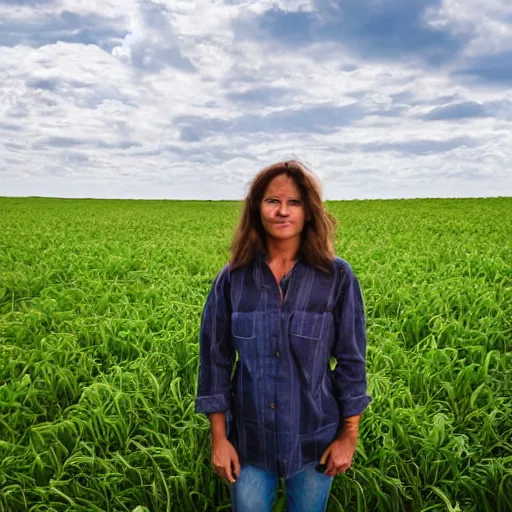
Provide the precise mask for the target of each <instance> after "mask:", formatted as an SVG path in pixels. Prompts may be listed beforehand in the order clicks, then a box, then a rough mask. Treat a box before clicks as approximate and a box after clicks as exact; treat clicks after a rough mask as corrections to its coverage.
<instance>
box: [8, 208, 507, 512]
mask: <svg viewBox="0 0 512 512" xmlns="http://www.w3.org/2000/svg"><path fill="white" fill-rule="evenodd" d="M327 206H328V209H329V211H331V212H332V213H333V214H334V215H335V216H336V218H337V219H338V222H339V226H340V227H339V230H338V235H337V243H336V246H337V254H338V255H339V256H341V257H343V258H345V259H347V260H348V261H349V262H350V263H351V265H352V267H353V268H354V270H355V272H356V274H357V275H358V277H359V278H360V281H361V284H362V287H363V292H364V296H365V303H366V310H367V317H368V320H367V324H368V377H369V391H370V393H371V394H372V396H373V402H372V404H371V406H370V408H369V410H368V411H367V412H366V413H365V414H364V416H363V420H362V424H361V429H360V443H359V446H358V451H357V454H356V457H355V460H354V464H353V466H352V468H351V469H350V470H349V471H348V472H347V473H346V474H345V475H341V476H339V477H337V478H336V479H335V482H334V485H333V492H332V496H331V499H330V502H329V511H331V512H332V511H353V510H358V511H364V510H368V511H370V510H378V511H381V510H382V511H397V512H398V511H400V512H403V511H414V512H416V511H418V512H427V511H433V510H439V511H441V510H442V511H467V512H487V511H489V512H491V511H492V512H495V511H499V512H508V511H510V510H512V376H511V372H512V370H511V369H512V355H511V342H510V340H511V338H512V320H511V319H512V244H511V241H512V199H505V198H500V199H485V200H484V199H478V200H477V199H473V200H469V199H464V200H408V201H351V202H329V203H327ZM239 212H240V203H236V202H218V203H216V202H193V201H190V202H173V201H100V200H56V199H39V198H30V199H7V198H3V199H0V228H1V232H2V236H1V237H0V511H1V512H3V511H5V512H7V511H8V512H18V511H24V512H25V511H43V510H44V511H59V512H60V511H64V510H66V511H84V512H85V511H87V512H91V511H130V512H131V511H136V512H143V511H148V510H149V511H171V510H172V511H176V510H180V511H181V510H183V511H188V510H190V511H193V510H199V511H205V510H229V508H230V506H229V492H228V487H227V485H226V484H224V483H223V482H222V481H220V480H219V479H218V477H216V476H215V475H214V474H213V473H212V471H211V469H210V461H209V459H210V444H209V436H208V432H209V425H208V420H207V419H206V418H204V417H202V416H198V415H196V414H194V410H193V407H194V405H193V400H194V392H195V385H196V372H197V365H198V343H197V337H198V329H199V320H200V313H201V308H202V305H203V304H204V300H205V298H206V294H207V293H208V290H209V287H210V284H211V281H212V279H213V277H214V276H215V274H216V272H217V271H218V270H219V269H220V267H221V266H222V265H224V264H225V262H226V261H227V259H228V254H229V253H228V247H229V243H230V239H231V235H232V232H233V229H234V226H235V224H236V220H237V216H238V214H239ZM278 497H279V501H278V504H277V506H276V509H281V508H282V506H283V490H282V489H280V490H279V494H278Z"/></svg>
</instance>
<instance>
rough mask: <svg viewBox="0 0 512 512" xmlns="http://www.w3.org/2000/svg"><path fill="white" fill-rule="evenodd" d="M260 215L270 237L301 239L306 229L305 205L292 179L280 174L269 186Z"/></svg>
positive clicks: (262, 202) (264, 195)
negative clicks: (303, 230)
mask: <svg viewBox="0 0 512 512" xmlns="http://www.w3.org/2000/svg"><path fill="white" fill-rule="evenodd" d="M260 215H261V222H262V224H263V228H264V229H265V231H266V232H267V235H268V236H270V237H272V238H275V239H279V240H289V239H291V238H295V237H300V234H301V232H302V229H303V228H304V217H305V212H304V204H303V202H302V196H301V194H300V191H299V188H298V187H297V185H296V184H295V181H294V180H293V179H292V178H290V177H289V176H288V175H286V174H280V175H279V176H276V177H275V178H274V179H273V180H272V181H271V182H270V183H269V184H268V186H267V189H266V190H265V193H264V194H263V199H262V201H261V205H260Z"/></svg>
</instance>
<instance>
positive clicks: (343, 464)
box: [320, 432, 357, 476]
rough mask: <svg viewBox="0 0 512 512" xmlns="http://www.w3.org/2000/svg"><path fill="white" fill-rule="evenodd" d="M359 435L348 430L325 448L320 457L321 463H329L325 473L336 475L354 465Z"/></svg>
mask: <svg viewBox="0 0 512 512" xmlns="http://www.w3.org/2000/svg"><path fill="white" fill-rule="evenodd" d="M356 445H357V435H354V434H353V433H352V432H346V433H343V434H341V435H340V437H339V438H338V439H335V440H334V441H333V442H332V443H331V444H330V445H329V446H328V447H327V448H326V450H325V452H324V453H323V455H322V458H321V459H320V464H327V468H326V470H325V471H324V474H325V475H327V476H336V475H338V474H339V473H345V471H346V470H347V469H348V468H349V467H350V466H351V465H352V459H353V457H354V453H355V451H356Z"/></svg>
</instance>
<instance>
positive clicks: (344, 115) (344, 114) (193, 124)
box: [175, 103, 364, 140]
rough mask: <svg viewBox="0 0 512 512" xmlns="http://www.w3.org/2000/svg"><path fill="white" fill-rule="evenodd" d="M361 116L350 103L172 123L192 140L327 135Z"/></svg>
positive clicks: (180, 118) (353, 104) (192, 118)
mask: <svg viewBox="0 0 512 512" xmlns="http://www.w3.org/2000/svg"><path fill="white" fill-rule="evenodd" d="M363 115H364V113H363V111H362V110H361V108H360V107H359V106H358V105H357V104H356V103H352V104H349V105H345V106H336V105H329V104H326V105H312V106H309V107H304V108H301V109H297V110H292V109H286V108H285V109H280V110H278V111H275V112H272V113H269V114H267V115H258V114H250V115H244V116H242V117H239V118H235V119H232V120H225V119H204V118H201V117H196V116H180V117H177V118H176V119H175V122H176V124H177V125H178V126H182V130H187V131H186V132H185V133H193V134H194V138H195V139H196V140H201V139H203V138H206V137H209V136H212V135H215V134H216V133H222V134H224V135H234V134H242V133H257V132H261V133H267V134H268V133H310V132H311V133H329V132H333V131H336V130H337V129H339V128H340V127H343V126H348V125H350V124H352V123H353V122H354V121H356V120H357V119H361V118H362V117H363Z"/></svg>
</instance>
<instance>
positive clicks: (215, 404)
mask: <svg viewBox="0 0 512 512" xmlns="http://www.w3.org/2000/svg"><path fill="white" fill-rule="evenodd" d="M230 398H231V395H230ZM195 405H196V407H195V411H196V412H197V413H202V414H211V413H212V412H224V411H227V410H228V409H229V408H230V402H229V399H228V397H227V396H226V395H225V394H220V395H211V396H198V397H196V400H195Z"/></svg>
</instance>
